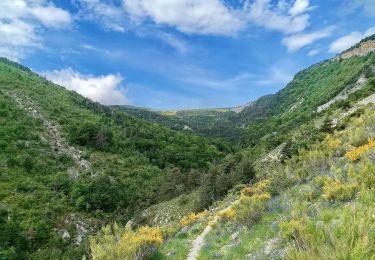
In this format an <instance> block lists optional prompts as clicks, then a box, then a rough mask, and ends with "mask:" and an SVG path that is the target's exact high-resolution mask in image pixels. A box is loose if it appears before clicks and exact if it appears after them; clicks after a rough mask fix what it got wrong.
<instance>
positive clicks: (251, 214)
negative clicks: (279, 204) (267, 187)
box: [233, 192, 271, 226]
mask: <svg viewBox="0 0 375 260" xmlns="http://www.w3.org/2000/svg"><path fill="white" fill-rule="evenodd" d="M270 198H271V194H269V193H268V192H266V193H261V194H254V195H253V196H251V197H248V196H242V197H241V198H240V201H239V203H238V204H236V205H234V206H233V209H234V210H235V211H236V215H235V218H234V219H235V221H236V222H238V223H240V224H244V225H249V226H250V225H253V224H254V223H256V222H257V221H258V220H259V219H260V218H261V216H262V215H263V213H264V211H265V209H266V202H267V201H268V200H269V199H270Z"/></svg>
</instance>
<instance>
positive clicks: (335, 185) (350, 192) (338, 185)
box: [323, 180, 358, 201]
mask: <svg viewBox="0 0 375 260" xmlns="http://www.w3.org/2000/svg"><path fill="white" fill-rule="evenodd" d="M357 190H358V185H357V184H356V183H352V184H346V183H342V182H340V181H333V180H330V181H327V182H326V183H325V184H324V186H323V196H324V197H325V198H326V199H327V200H329V201H347V200H350V199H351V198H353V196H354V195H355V193H356V192H357Z"/></svg>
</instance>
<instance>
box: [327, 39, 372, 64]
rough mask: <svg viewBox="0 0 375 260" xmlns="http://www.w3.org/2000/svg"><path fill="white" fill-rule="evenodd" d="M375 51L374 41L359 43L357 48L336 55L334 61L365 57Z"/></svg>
mask: <svg viewBox="0 0 375 260" xmlns="http://www.w3.org/2000/svg"><path fill="white" fill-rule="evenodd" d="M373 51H375V40H370V41H365V42H361V43H360V44H359V46H358V47H357V48H354V49H352V50H348V51H345V52H343V53H341V54H339V55H337V56H336V57H335V58H334V60H340V59H348V58H351V57H354V56H365V55H367V54H369V53H370V52H373Z"/></svg>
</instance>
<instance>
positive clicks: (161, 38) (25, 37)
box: [0, 0, 375, 109]
mask: <svg viewBox="0 0 375 260" xmlns="http://www.w3.org/2000/svg"><path fill="white" fill-rule="evenodd" d="M0 10H1V11H0V35H1V36H2V37H0V56H5V57H8V58H10V59H13V60H16V61H19V62H21V63H23V64H25V65H27V66H29V67H30V68H31V69H33V70H34V71H36V72H38V73H41V74H43V75H45V76H46V77H47V78H49V79H50V80H52V81H54V82H56V83H58V84H61V85H63V86H65V87H66V88H68V89H71V90H75V91H77V92H79V93H80V94H82V95H84V96H87V97H89V98H91V99H93V100H95V101H99V102H101V103H103V104H130V105H135V106H142V107H149V108H153V109H187V108H208V107H231V106H237V105H241V104H245V103H247V102H249V101H252V100H255V99H257V98H258V97H260V96H262V95H265V94H270V93H274V92H276V91H277V90H279V89H281V88H283V87H284V86H285V85H286V83H287V82H288V81H290V80H291V79H292V77H293V75H294V74H295V73H296V72H298V71H299V70H301V69H303V68H306V67H307V66H309V65H311V64H314V63H316V62H318V61H321V60H323V59H327V58H330V57H332V56H334V55H335V54H336V53H337V52H340V51H342V50H344V49H346V48H347V47H350V46H351V45H352V44H354V43H356V42H357V41H359V40H360V39H361V38H363V37H366V36H368V35H371V34H374V33H375V1H373V0H310V1H308V0H273V1H272V0H53V1H52V0H50V1H48V0H2V1H1V3H0Z"/></svg>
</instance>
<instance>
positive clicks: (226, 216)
mask: <svg viewBox="0 0 375 260" xmlns="http://www.w3.org/2000/svg"><path fill="white" fill-rule="evenodd" d="M219 216H220V217H222V218H223V219H225V220H229V219H233V218H234V216H236V211H235V210H234V209H232V208H230V209H227V210H225V211H221V212H220V213H219Z"/></svg>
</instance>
